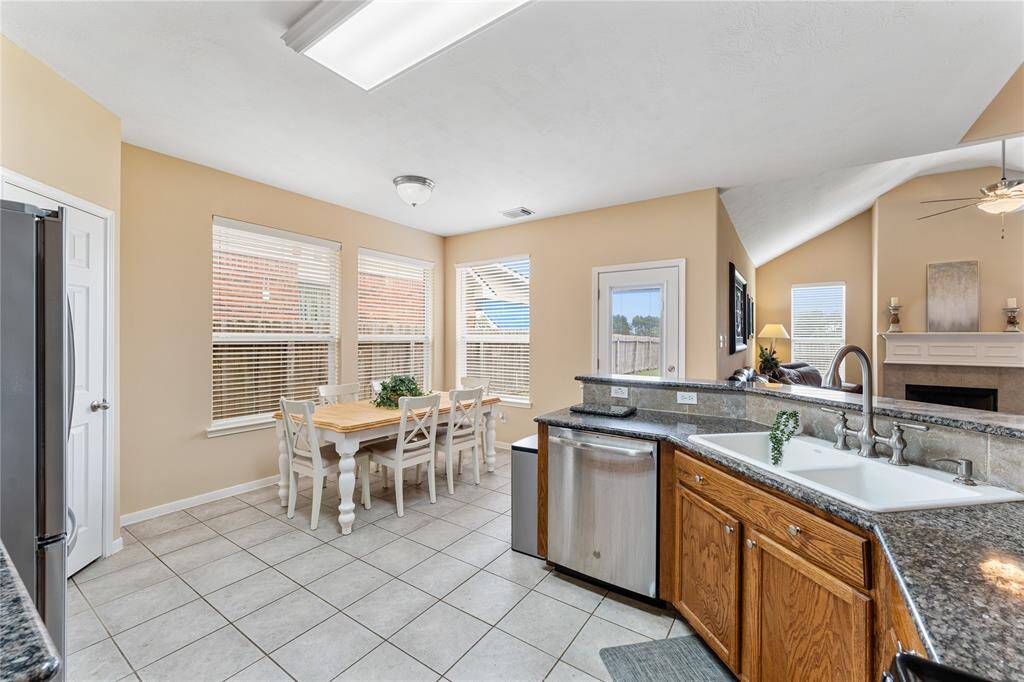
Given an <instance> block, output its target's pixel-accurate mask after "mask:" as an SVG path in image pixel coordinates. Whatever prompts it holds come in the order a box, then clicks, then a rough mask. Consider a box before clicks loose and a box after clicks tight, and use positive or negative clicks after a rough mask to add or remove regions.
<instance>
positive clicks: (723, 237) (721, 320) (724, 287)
mask: <svg viewBox="0 0 1024 682" xmlns="http://www.w3.org/2000/svg"><path fill="white" fill-rule="evenodd" d="M717 248H718V287H717V288H716V293H717V298H718V303H717V316H716V319H717V320H718V323H717V324H718V335H717V336H716V338H715V344H716V346H717V347H718V374H717V375H716V378H718V379H725V378H727V377H728V376H729V375H731V374H732V373H733V372H734V371H736V370H737V369H739V368H741V367H752V366H753V364H754V358H755V357H756V356H755V353H754V349H755V348H756V346H755V345H754V339H750V340H749V341H748V342H747V350H745V351H741V352H739V353H733V354H730V353H729V335H730V334H731V333H732V324H731V320H730V319H729V298H730V295H731V294H730V288H729V263H732V264H733V265H735V266H736V270H737V272H739V273H740V275H742V276H743V278H744V279H746V280H747V291H748V292H749V293H750V295H751V296H753V297H754V305H755V306H756V305H757V283H756V279H757V278H756V276H755V271H754V261H752V260H750V256H748V255H747V250H746V249H745V248H743V243H742V242H741V241H740V238H739V235H737V234H736V228H735V226H733V224H732V220H731V219H730V218H729V213H728V212H727V211H726V210H725V205H724V204H723V203H722V200H721V198H719V200H718V243H717ZM754 319H755V321H756V320H757V319H758V317H757V314H756V310H755V315H754ZM722 339H724V343H723V342H722Z"/></svg>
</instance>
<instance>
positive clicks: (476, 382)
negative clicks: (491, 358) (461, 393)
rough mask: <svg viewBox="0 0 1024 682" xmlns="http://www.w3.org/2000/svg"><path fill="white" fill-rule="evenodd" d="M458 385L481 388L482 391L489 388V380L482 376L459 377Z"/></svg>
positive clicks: (485, 391)
mask: <svg viewBox="0 0 1024 682" xmlns="http://www.w3.org/2000/svg"><path fill="white" fill-rule="evenodd" d="M459 386H461V387H462V388H482V389H484V393H487V391H489V390H490V388H491V380H490V379H487V378H484V377H462V378H461V379H459Z"/></svg>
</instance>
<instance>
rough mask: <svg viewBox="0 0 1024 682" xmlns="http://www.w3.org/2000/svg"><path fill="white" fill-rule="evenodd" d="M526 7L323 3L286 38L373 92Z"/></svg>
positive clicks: (499, 0) (472, 0) (477, 1)
mask: <svg viewBox="0 0 1024 682" xmlns="http://www.w3.org/2000/svg"><path fill="white" fill-rule="evenodd" d="M526 2H527V0H469V1H461V2H452V1H451V0H448V1H437V0H368V1H366V2H351V1H349V2H321V3H320V4H318V5H317V6H316V7H314V8H313V9H312V10H310V11H309V13H307V14H306V15H305V16H304V17H302V19H299V21H297V22H296V23H295V25H294V26H292V27H291V28H290V29H288V31H286V32H285V34H284V35H283V36H281V37H282V38H283V39H284V42H285V44H286V45H287V46H288V47H290V48H292V49H293V50H295V51H296V52H299V53H301V54H304V55H306V56H307V57H309V58H310V59H313V60H315V61H317V62H320V63H321V64H323V65H324V66H326V67H327V68H328V69H330V70H331V71H334V72H335V73H337V74H338V75H340V76H342V77H343V78H346V79H348V80H350V81H352V82H353V83H355V84H356V85H358V86H359V87H361V88H362V89H364V90H372V89H373V88H375V87H377V86H378V85H380V84H381V83H384V82H386V81H388V80H390V79H392V78H394V77H395V76H397V75H398V74H400V73H402V72H403V71H406V70H407V69H410V68H412V67H413V66H415V65H417V64H419V63H420V62H422V61H424V60H426V59H428V58H430V57H432V56H434V55H436V54H438V53H439V52H441V51H442V50H445V49H446V48H449V47H451V46H452V45H455V44H456V43H458V42H459V41H462V40H465V39H466V38H469V37H470V36H472V35H473V34H474V33H476V32H478V31H480V30H482V29H484V28H486V27H487V26H489V25H491V24H493V23H494V22H495V21H497V20H498V19H501V18H502V17H503V16H505V15H507V14H508V13H509V12H512V11H513V10H515V9H518V8H519V7H521V6H523V5H525V4H526Z"/></svg>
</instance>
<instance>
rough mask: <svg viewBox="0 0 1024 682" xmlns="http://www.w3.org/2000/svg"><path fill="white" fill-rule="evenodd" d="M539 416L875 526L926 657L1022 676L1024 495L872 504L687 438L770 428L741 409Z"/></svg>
mask: <svg viewBox="0 0 1024 682" xmlns="http://www.w3.org/2000/svg"><path fill="white" fill-rule="evenodd" d="M536 421H538V422H540V423H543V424H548V425H550V426H563V427H567V428H577V429H585V430H590V431H597V432H600V433H608V434H611V435H620V436H627V437H635V438H648V439H658V440H668V441H669V442H671V443H673V444H675V445H679V446H682V447H685V448H687V449H688V450H690V451H691V452H696V453H697V454H698V455H699V456H700V457H702V458H704V459H707V460H709V461H711V462H715V463H717V464H720V465H722V466H724V467H727V468H729V469H731V470H733V471H735V472H737V473H738V474H740V475H742V476H744V477H746V478H748V479H751V480H754V481H757V482H758V483H761V484H763V485H765V486H767V487H769V488H772V489H774V490H777V491H779V492H781V493H784V494H786V495H788V496H790V497H792V498H795V499H797V500H799V501H801V502H804V503H805V504H809V505H811V506H813V507H817V508H819V509H822V510H824V511H826V512H828V513H830V514H833V515H835V516H838V517H839V518H842V519H844V520H846V521H849V522H850V523H852V524H854V525H856V526H859V527H861V528H864V529H865V530H867V531H870V532H871V533H873V534H874V535H875V536H876V537H877V538H878V540H879V543H880V545H881V547H882V550H883V551H884V552H885V555H886V558H887V559H888V561H889V565H890V566H891V567H892V569H893V572H894V574H895V576H896V579H897V582H898V583H899V585H900V589H901V591H902V592H903V596H904V597H905V599H906V601H907V605H908V606H909V608H910V611H911V613H912V614H913V617H914V619H915V621H916V623H917V626H918V630H919V632H920V634H921V638H922V640H923V641H924V644H925V647H926V648H927V649H928V651H927V654H928V656H929V658H931V659H932V660H935V661H939V662H941V663H946V664H948V665H952V666H955V667H957V668H962V669H964V670H967V671H970V672H974V673H975V674H978V675H983V676H985V677H989V678H991V679H993V680H1007V681H1009V680H1018V679H1024V646H1021V642H1024V530H1022V529H1024V502H1011V503H1003V504H992V505H982V506H974V507H952V508H947V509H930V510H922V511H907V512H891V513H874V512H867V511H864V510H861V509H857V508H856V507H852V506H850V505H847V504H845V503H843V502H840V501H839V500H836V499H834V498H832V497H830V496H828V495H825V494H823V493H821V492H818V491H816V490H813V489H811V488H807V487H805V486H802V485H800V484H798V483H795V482H793V481H790V480H788V479H786V478H782V477H781V476H776V475H774V474H773V473H771V472H769V471H765V470H764V469H760V468H757V467H754V466H751V465H748V464H745V463H744V462H741V461H739V460H736V459H734V458H732V457H729V456H727V455H723V454H721V453H718V452H716V451H714V450H712V449H710V448H707V447H705V446H703V445H700V444H698V443H694V442H691V441H690V440H689V436H691V435H702V434H713V433H735V432H740V431H748V432H749V431H767V430H768V427H767V426H765V425H763V424H758V423H755V422H751V421H747V420H743V419H730V418H723V417H707V416H701V415H690V414H683V413H675V412H657V411H652V410H638V411H637V414H636V416H634V417H629V418H625V419H617V418H613V417H599V416H591V415H584V414H576V413H573V412H569V410H567V409H566V410H557V411H555V412H550V413H548V414H544V415H541V416H539V417H537V418H536Z"/></svg>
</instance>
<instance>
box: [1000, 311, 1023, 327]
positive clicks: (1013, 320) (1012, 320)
mask: <svg viewBox="0 0 1024 682" xmlns="http://www.w3.org/2000/svg"><path fill="white" fill-rule="evenodd" d="M1019 312H1020V308H1003V314H1004V315H1006V330H1005V331H1008V332H1017V333H1020V322H1019V321H1018V320H1017V313H1019Z"/></svg>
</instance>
